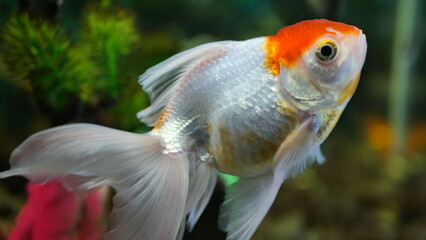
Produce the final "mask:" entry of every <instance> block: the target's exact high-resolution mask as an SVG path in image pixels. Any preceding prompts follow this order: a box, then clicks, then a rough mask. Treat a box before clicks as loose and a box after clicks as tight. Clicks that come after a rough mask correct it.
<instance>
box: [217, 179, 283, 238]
mask: <svg viewBox="0 0 426 240" xmlns="http://www.w3.org/2000/svg"><path fill="white" fill-rule="evenodd" d="M281 184H282V182H281V181H277V180H276V179H275V178H274V176H273V175H272V174H270V175H264V176H259V177H254V178H245V179H240V180H239V181H238V182H236V183H234V184H232V185H231V186H230V187H228V189H227V191H226V197H225V202H224V203H223V204H222V206H221V209H220V217H219V227H220V228H221V229H222V230H223V231H225V232H227V233H228V234H227V236H226V239H227V240H247V239H250V238H251V236H252V235H253V233H254V232H255V231H256V229H257V227H258V226H259V224H260V222H262V220H263V218H264V217H265V215H266V213H267V212H268V210H269V208H270V207H271V205H272V203H273V202H274V199H275V197H276V195H277V192H278V190H279V188H280V186H281Z"/></svg>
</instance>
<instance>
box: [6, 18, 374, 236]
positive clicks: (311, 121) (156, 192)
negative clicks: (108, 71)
mask: <svg viewBox="0 0 426 240" xmlns="http://www.w3.org/2000/svg"><path fill="white" fill-rule="evenodd" d="M366 51H367V42H366V37H365V35H364V34H363V33H362V30H360V29H358V28H357V27H354V26H351V25H347V24H344V23H339V22H333V21H329V20H325V19H318V20H307V21H302V22H299V23H296V24H294V25H290V26H287V27H284V28H282V29H281V30H280V31H278V33H277V34H276V35H274V36H266V37H257V38H253V39H249V40H245V41H219V42H212V43H206V44H203V45H200V46H197V47H194V48H192V49H189V50H186V51H183V52H181V53H178V54H176V55H174V56H172V57H170V58H169V59H167V60H165V61H163V62H161V63H159V64H157V65H155V66H153V67H151V68H150V69H148V70H147V71H146V72H145V73H144V74H142V75H141V76H140V77H139V83H140V84H141V85H142V88H143V90H144V91H145V92H147V93H148V94H149V97H150V100H151V105H150V106H149V107H148V108H146V109H144V110H142V111H141V112H139V113H138V114H137V117H138V118H139V119H140V120H141V121H142V122H144V123H146V124H147V125H149V126H152V127H153V129H152V130H151V131H150V132H148V133H144V134H136V133H130V132H125V131H120V130H116V129H111V128H107V127H103V126H98V125H92V124H84V123H80V124H69V125H64V126H59V127H55V128H51V129H47V130H44V131H41V132H39V133H36V134H34V135H32V136H30V137H29V138H28V139H26V140H25V141H24V142H23V143H22V144H21V145H20V146H18V147H17V148H16V149H15V150H14V151H13V152H12V154H11V157H10V165H11V169H10V170H8V171H5V172H2V173H0V178H5V177H9V176H12V175H21V176H25V177H26V178H28V179H29V180H30V181H32V182H34V183H47V182H52V181H62V182H63V183H64V184H66V186H68V187H69V188H71V189H77V190H78V189H83V190H85V189H92V188H98V187H100V186H105V185H108V186H111V187H113V188H114V189H115V190H116V192H117V194H116V195H115V197H114V199H113V210H112V212H111V215H110V218H111V229H110V231H109V233H108V234H107V236H106V238H107V239H151V240H154V239H170V240H172V239H181V238H182V236H183V232H184V231H183V230H184V229H185V227H186V228H187V229H188V230H189V231H190V230H192V229H193V228H194V226H195V224H196V222H197V221H198V219H199V217H200V215H201V214H202V212H203V210H204V209H205V207H206V205H207V203H208V202H209V199H210V197H211V195H212V192H213V189H214V186H215V184H216V182H217V172H221V173H225V174H231V175H235V176H238V177H239V180H238V181H237V182H236V183H234V184H232V185H230V186H228V187H227V189H226V195H225V200H224V202H223V204H222V206H221V210H220V216H219V227H220V228H221V229H222V230H224V231H225V232H226V233H227V239H228V240H244V239H250V238H251V236H252V235H253V234H254V232H255V231H256V229H257V227H258V226H259V224H260V223H261V221H262V220H263V218H264V217H265V215H266V214H267V212H268V210H269V208H270V207H271V205H272V203H273V201H274V199H275V197H276V195H277V192H278V190H279V188H280V186H281V185H282V183H283V182H284V181H285V180H286V179H288V178H290V177H294V176H296V175H298V174H299V173H301V172H302V171H303V170H304V169H305V167H307V166H308V165H310V164H312V163H314V162H318V163H323V162H324V160H325V158H324V156H323V155H322V153H321V150H320V145H321V144H322V142H323V141H324V140H325V139H326V138H327V137H328V135H329V134H330V132H331V131H332V129H333V128H334V126H335V125H336V123H337V121H338V119H339V117H340V115H341V114H342V112H343V110H344V108H345V107H346V105H347V103H348V101H349V100H350V98H351V97H352V95H353V94H354V91H355V89H356V87H357V84H358V81H359V78H360V72H361V69H362V67H363V65H364V61H365V57H366Z"/></svg>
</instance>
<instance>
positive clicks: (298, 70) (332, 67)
mask: <svg viewBox="0 0 426 240" xmlns="http://www.w3.org/2000/svg"><path fill="white" fill-rule="evenodd" d="M267 49H268V53H269V54H268V58H270V57H272V58H274V59H272V60H271V59H270V60H269V61H268V60H267V64H269V65H268V66H269V67H270V69H271V71H274V70H275V71H276V72H275V74H278V79H279V89H280V93H281V95H282V97H283V98H284V99H285V100H286V101H287V102H289V103H290V104H292V105H293V106H295V107H297V108H298V109H300V110H303V111H308V112H313V111H317V110H321V109H324V108H335V107H338V106H345V105H346V104H347V102H348V101H349V99H350V98H351V96H352V95H353V93H354V91H355V89H356V87H357V84H358V80H359V77H360V72H361V69H362V66H363V65H364V61H365V56H366V52H367V42H366V37H365V35H364V34H363V33H362V31H361V30H360V29H358V28H356V27H354V26H351V25H346V24H343V23H338V22H332V21H328V20H324V19H321V20H310V21H303V22H300V23H297V24H295V25H291V26H288V27H285V28H283V29H281V30H280V31H279V32H278V34H277V35H275V36H272V37H269V38H268V40H267ZM274 64H275V65H274Z"/></svg>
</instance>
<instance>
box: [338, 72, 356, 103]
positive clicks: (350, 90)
mask: <svg viewBox="0 0 426 240" xmlns="http://www.w3.org/2000/svg"><path fill="white" fill-rule="evenodd" d="M360 77H361V73H358V75H357V76H356V77H355V78H354V79H352V80H351V81H350V82H349V84H348V85H347V86H346V87H345V88H344V89H343V91H342V94H341V95H340V97H339V98H338V99H337V103H338V104H339V105H342V104H343V103H344V102H345V101H346V100H347V99H349V98H350V97H351V96H352V95H353V94H354V92H355V89H356V88H357V86H358V82H359V78H360Z"/></svg>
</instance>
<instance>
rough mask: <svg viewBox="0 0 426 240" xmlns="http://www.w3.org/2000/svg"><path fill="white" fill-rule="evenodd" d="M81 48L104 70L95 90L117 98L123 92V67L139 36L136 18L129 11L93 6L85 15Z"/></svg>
mask: <svg viewBox="0 0 426 240" xmlns="http://www.w3.org/2000/svg"><path fill="white" fill-rule="evenodd" d="M83 16H84V18H83V23H82V32H81V33H80V36H81V39H80V41H81V42H80V43H81V47H82V48H84V49H85V50H86V51H87V52H88V54H89V55H90V57H91V60H92V61H94V62H95V63H96V65H97V66H98V67H99V68H100V72H99V73H100V74H99V76H98V78H97V81H96V82H95V83H93V84H94V87H95V89H96V90H97V91H99V92H102V93H103V92H106V93H107V94H108V95H109V96H110V97H112V98H116V97H117V96H118V94H119V92H120V85H121V78H122V76H123V71H122V70H121V69H122V66H123V65H124V64H123V63H124V62H126V61H125V58H124V57H125V56H126V55H128V54H129V53H130V52H131V50H132V48H133V47H134V45H135V43H137V42H138V41H139V35H138V33H137V30H136V27H135V16H134V14H133V13H131V12H130V11H128V10H125V9H121V8H117V7H114V8H113V7H111V6H108V5H107V6H104V7H98V6H91V7H89V8H88V9H87V10H86V12H85V13H84V14H83Z"/></svg>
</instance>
